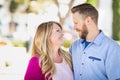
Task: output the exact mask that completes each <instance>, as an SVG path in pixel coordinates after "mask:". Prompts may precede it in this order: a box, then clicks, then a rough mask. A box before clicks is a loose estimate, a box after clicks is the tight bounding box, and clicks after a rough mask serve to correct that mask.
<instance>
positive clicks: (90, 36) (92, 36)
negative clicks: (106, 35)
mask: <svg viewBox="0 0 120 80" xmlns="http://www.w3.org/2000/svg"><path fill="white" fill-rule="evenodd" d="M98 34H99V30H97V31H94V32H89V33H88V35H87V37H86V41H88V42H92V41H93V40H94V39H95V38H96V37H97V36H98Z"/></svg>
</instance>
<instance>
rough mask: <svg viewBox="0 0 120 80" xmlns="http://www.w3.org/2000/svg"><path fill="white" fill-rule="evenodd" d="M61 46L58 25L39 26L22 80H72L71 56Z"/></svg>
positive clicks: (43, 24) (61, 33)
mask: <svg viewBox="0 0 120 80" xmlns="http://www.w3.org/2000/svg"><path fill="white" fill-rule="evenodd" d="M62 44H63V32H62V26H61V25H60V24H59V23H57V22H54V21H50V22H44V23H42V24H40V25H39V26H38V28H37V30H36V33H35V37H34V40H33V47H32V57H31V59H30V61H29V64H28V67H27V70H26V73H25V76H24V80H73V72H72V62H71V55H70V54H69V53H67V52H66V51H64V50H63V49H62V48H61V46H62Z"/></svg>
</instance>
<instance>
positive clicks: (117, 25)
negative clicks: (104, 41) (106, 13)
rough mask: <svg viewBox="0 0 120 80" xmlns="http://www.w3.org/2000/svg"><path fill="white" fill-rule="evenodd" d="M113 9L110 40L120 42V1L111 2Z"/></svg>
mask: <svg viewBox="0 0 120 80" xmlns="http://www.w3.org/2000/svg"><path fill="white" fill-rule="evenodd" d="M112 1H113V3H112V9H113V24H112V38H113V39H114V40H120V5H119V3H120V0H112Z"/></svg>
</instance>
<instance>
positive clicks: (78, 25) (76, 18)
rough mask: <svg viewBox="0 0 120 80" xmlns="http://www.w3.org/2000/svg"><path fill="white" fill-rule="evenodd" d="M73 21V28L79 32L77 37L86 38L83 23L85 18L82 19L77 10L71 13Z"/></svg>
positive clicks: (85, 27)
mask: <svg viewBox="0 0 120 80" xmlns="http://www.w3.org/2000/svg"><path fill="white" fill-rule="evenodd" d="M73 22H74V29H75V30H76V31H77V32H78V33H79V37H80V38H82V39H86V36H87V34H88V29H87V26H86V24H85V19H83V18H82V16H81V15H80V14H79V13H78V12H76V13H74V14H73Z"/></svg>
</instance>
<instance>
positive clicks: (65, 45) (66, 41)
mask: <svg viewBox="0 0 120 80" xmlns="http://www.w3.org/2000/svg"><path fill="white" fill-rule="evenodd" d="M71 44H72V41H71V40H65V41H64V44H63V47H65V48H69V47H70V46H71Z"/></svg>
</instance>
